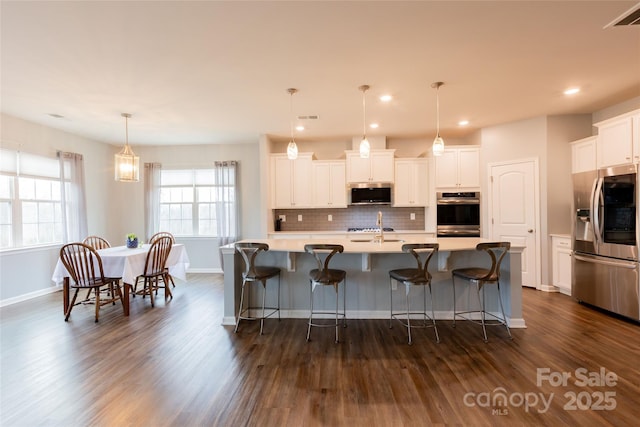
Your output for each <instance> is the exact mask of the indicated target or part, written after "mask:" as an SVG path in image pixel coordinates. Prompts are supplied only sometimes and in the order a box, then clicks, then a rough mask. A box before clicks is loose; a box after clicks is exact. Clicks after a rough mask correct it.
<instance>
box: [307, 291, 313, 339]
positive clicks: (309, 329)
mask: <svg viewBox="0 0 640 427" xmlns="http://www.w3.org/2000/svg"><path fill="white" fill-rule="evenodd" d="M309 285H310V288H311V293H310V295H311V297H310V302H311V312H310V313H309V322H308V325H307V342H308V341H309V339H310V338H311V321H312V319H313V283H311V281H309Z"/></svg>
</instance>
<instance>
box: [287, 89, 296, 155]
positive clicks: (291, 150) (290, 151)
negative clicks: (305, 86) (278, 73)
mask: <svg viewBox="0 0 640 427" xmlns="http://www.w3.org/2000/svg"><path fill="white" fill-rule="evenodd" d="M287 92H289V96H290V97H289V114H290V121H289V126H290V130H291V139H290V140H289V144H288V145H287V158H288V159H289V160H295V159H297V158H298V145H297V144H296V140H295V138H294V136H293V94H295V93H296V92H298V89H295V88H292V87H291V88H289V89H287Z"/></svg>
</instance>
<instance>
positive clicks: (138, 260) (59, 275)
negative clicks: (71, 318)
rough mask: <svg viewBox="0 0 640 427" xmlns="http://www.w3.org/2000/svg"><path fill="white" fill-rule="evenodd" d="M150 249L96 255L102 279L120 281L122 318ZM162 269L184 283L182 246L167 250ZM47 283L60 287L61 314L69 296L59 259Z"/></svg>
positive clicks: (116, 249) (186, 260)
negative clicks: (100, 266)
mask: <svg viewBox="0 0 640 427" xmlns="http://www.w3.org/2000/svg"><path fill="white" fill-rule="evenodd" d="M150 248H151V245H149V244H146V245H139V246H138V247H137V248H129V247H127V246H114V247H110V248H105V249H99V250H97V251H96V252H97V253H98V255H100V259H101V260H102V270H103V272H104V276H105V277H120V278H122V282H123V288H124V296H123V300H122V306H123V311H124V315H125V316H128V315H129V295H130V291H131V289H133V286H134V285H135V283H136V279H137V277H138V276H140V275H142V274H143V273H144V266H145V262H146V259H147V253H148V252H149V249H150ZM165 266H166V267H167V268H168V269H169V274H171V276H173V277H176V278H178V279H181V280H186V278H187V269H188V268H189V256H188V255H187V250H186V249H185V247H184V244H182V243H174V244H173V245H172V246H171V252H170V253H169V257H168V258H167V262H166V264H165ZM51 280H52V281H53V282H55V283H56V284H57V285H60V284H61V283H62V292H63V302H64V312H65V313H66V312H67V308H68V307H69V296H70V291H69V288H70V283H69V272H68V271H67V269H66V268H65V266H64V264H63V263H62V261H61V260H60V259H58V263H57V264H56V268H55V270H54V271H53V275H52V277H51Z"/></svg>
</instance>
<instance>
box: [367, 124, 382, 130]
mask: <svg viewBox="0 0 640 427" xmlns="http://www.w3.org/2000/svg"><path fill="white" fill-rule="evenodd" d="M379 126H380V125H378V124H377V123H371V124H370V125H369V127H370V128H371V129H378V127H379Z"/></svg>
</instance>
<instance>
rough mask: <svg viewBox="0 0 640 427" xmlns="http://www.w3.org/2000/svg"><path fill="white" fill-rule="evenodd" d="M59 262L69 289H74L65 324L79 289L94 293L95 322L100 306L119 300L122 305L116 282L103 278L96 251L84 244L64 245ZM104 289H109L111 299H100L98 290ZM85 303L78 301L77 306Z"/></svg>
mask: <svg viewBox="0 0 640 427" xmlns="http://www.w3.org/2000/svg"><path fill="white" fill-rule="evenodd" d="M60 260H61V261H62V264H64V266H65V268H66V269H67V271H68V272H69V275H70V276H71V277H70V281H69V287H70V288H74V289H75V292H74V294H73V299H72V300H71V304H69V307H68V308H67V312H66V313H65V317H64V320H65V322H66V321H68V320H69V315H70V314H71V309H72V308H73V306H74V305H76V298H77V297H78V291H79V290H80V289H88V290H93V291H94V294H95V301H94V303H95V306H96V316H95V319H96V320H95V321H96V322H97V321H98V317H99V311H100V306H102V305H105V304H109V303H112V304H113V305H115V303H116V300H120V302H121V303H122V292H121V291H120V286H119V284H118V280H117V279H112V278H108V277H104V271H103V269H102V259H101V258H100V255H99V254H98V252H96V250H95V249H93V248H92V247H91V246H89V245H85V244H84V243H69V244H66V245H64V246H63V247H62V248H61V249H60ZM104 287H108V288H109V290H110V295H111V297H110V298H107V299H104V300H103V299H102V298H100V290H101V288H104ZM86 301H87V300H84V301H80V302H78V303H77V304H80V303H82V302H86ZM123 311H124V305H123Z"/></svg>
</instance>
